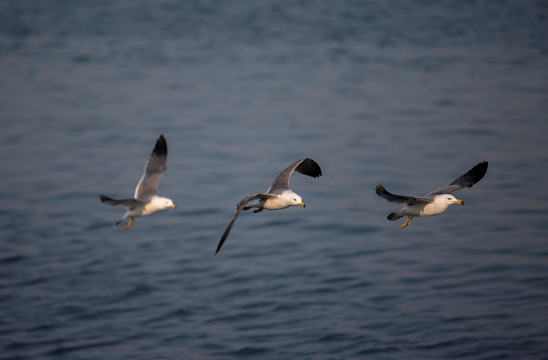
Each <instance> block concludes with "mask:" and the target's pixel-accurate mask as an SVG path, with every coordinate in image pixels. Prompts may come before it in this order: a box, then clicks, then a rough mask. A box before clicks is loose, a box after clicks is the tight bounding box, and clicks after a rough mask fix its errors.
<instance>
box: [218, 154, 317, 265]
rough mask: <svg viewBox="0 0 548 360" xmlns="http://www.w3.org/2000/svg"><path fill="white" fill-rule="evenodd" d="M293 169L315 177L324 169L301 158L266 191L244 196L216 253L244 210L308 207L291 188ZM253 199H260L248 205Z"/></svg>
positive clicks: (259, 210) (310, 160) (258, 210)
mask: <svg viewBox="0 0 548 360" xmlns="http://www.w3.org/2000/svg"><path fill="white" fill-rule="evenodd" d="M293 171H297V172H299V173H301V174H304V175H308V176H311V177H314V178H315V177H318V176H321V175H322V170H321V169H320V166H319V165H318V164H317V163H316V162H315V161H314V160H312V159H309V158H306V159H301V160H299V161H296V162H294V163H293V164H291V165H289V166H288V167H287V168H285V169H284V170H283V171H282V172H281V173H280V175H278V177H277V178H276V179H274V181H273V182H272V185H270V188H269V189H268V191H267V192H266V193H259V192H257V193H253V194H249V195H248V196H246V197H245V198H243V199H242V200H241V201H240V202H239V203H238V205H237V206H236V213H235V214H234V217H233V218H232V220H231V221H230V223H229V224H228V226H227V228H226V230H225V232H224V233H223V236H221V240H220V241H219V244H218V245H217V250H216V251H215V254H217V253H218V252H219V250H221V247H222V246H223V244H224V242H225V241H226V239H227V237H228V234H230V230H231V229H232V225H234V222H235V221H236V218H238V215H240V213H241V212H242V210H249V209H251V208H256V210H255V211H253V212H254V213H258V212H261V211H263V209H266V210H280V209H285V208H288V207H290V206H299V205H300V206H302V207H306V205H305V204H304V202H303V201H302V199H301V197H300V196H299V195H298V194H296V193H294V192H293V191H292V190H291V189H290V188H289V178H290V177H291V174H292V173H293ZM253 200H259V201H258V202H256V203H254V204H251V205H247V204H248V203H249V202H250V201H253ZM246 205H247V206H246Z"/></svg>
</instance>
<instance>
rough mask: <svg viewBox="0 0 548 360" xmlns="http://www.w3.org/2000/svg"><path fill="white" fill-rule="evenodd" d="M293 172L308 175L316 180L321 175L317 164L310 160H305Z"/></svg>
mask: <svg viewBox="0 0 548 360" xmlns="http://www.w3.org/2000/svg"><path fill="white" fill-rule="evenodd" d="M295 170H297V171H298V172H300V173H301V174H303V175H308V176H311V177H313V178H317V177H320V176H322V175H323V174H322V169H321V168H320V165H318V163H317V162H315V161H314V160H312V159H310V158H305V159H304V160H303V161H302V162H301V163H300V164H299V166H297V168H296V169H295Z"/></svg>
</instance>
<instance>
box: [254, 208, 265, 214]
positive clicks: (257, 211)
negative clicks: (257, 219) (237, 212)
mask: <svg viewBox="0 0 548 360" xmlns="http://www.w3.org/2000/svg"><path fill="white" fill-rule="evenodd" d="M261 211H263V209H257V210H253V214H256V213H260V212H261Z"/></svg>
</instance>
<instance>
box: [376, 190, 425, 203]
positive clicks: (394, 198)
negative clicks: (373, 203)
mask: <svg viewBox="0 0 548 360" xmlns="http://www.w3.org/2000/svg"><path fill="white" fill-rule="evenodd" d="M375 192H376V193H377V195H379V196H380V197H382V198H383V199H385V200H388V201H390V202H395V203H405V204H407V205H413V204H421V203H422V204H426V203H430V202H432V201H433V200H432V199H428V198H425V197H416V196H403V195H395V194H392V193H389V192H388V191H387V190H386V189H385V188H384V187H383V186H382V185H378V186H377V187H376V188H375Z"/></svg>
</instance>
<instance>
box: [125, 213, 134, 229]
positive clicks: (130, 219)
mask: <svg viewBox="0 0 548 360" xmlns="http://www.w3.org/2000/svg"><path fill="white" fill-rule="evenodd" d="M131 224H133V216H132V217H130V218H129V222H128V223H127V225H126V226H125V227H124V230H127V229H129V227H130V226H131Z"/></svg>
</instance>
